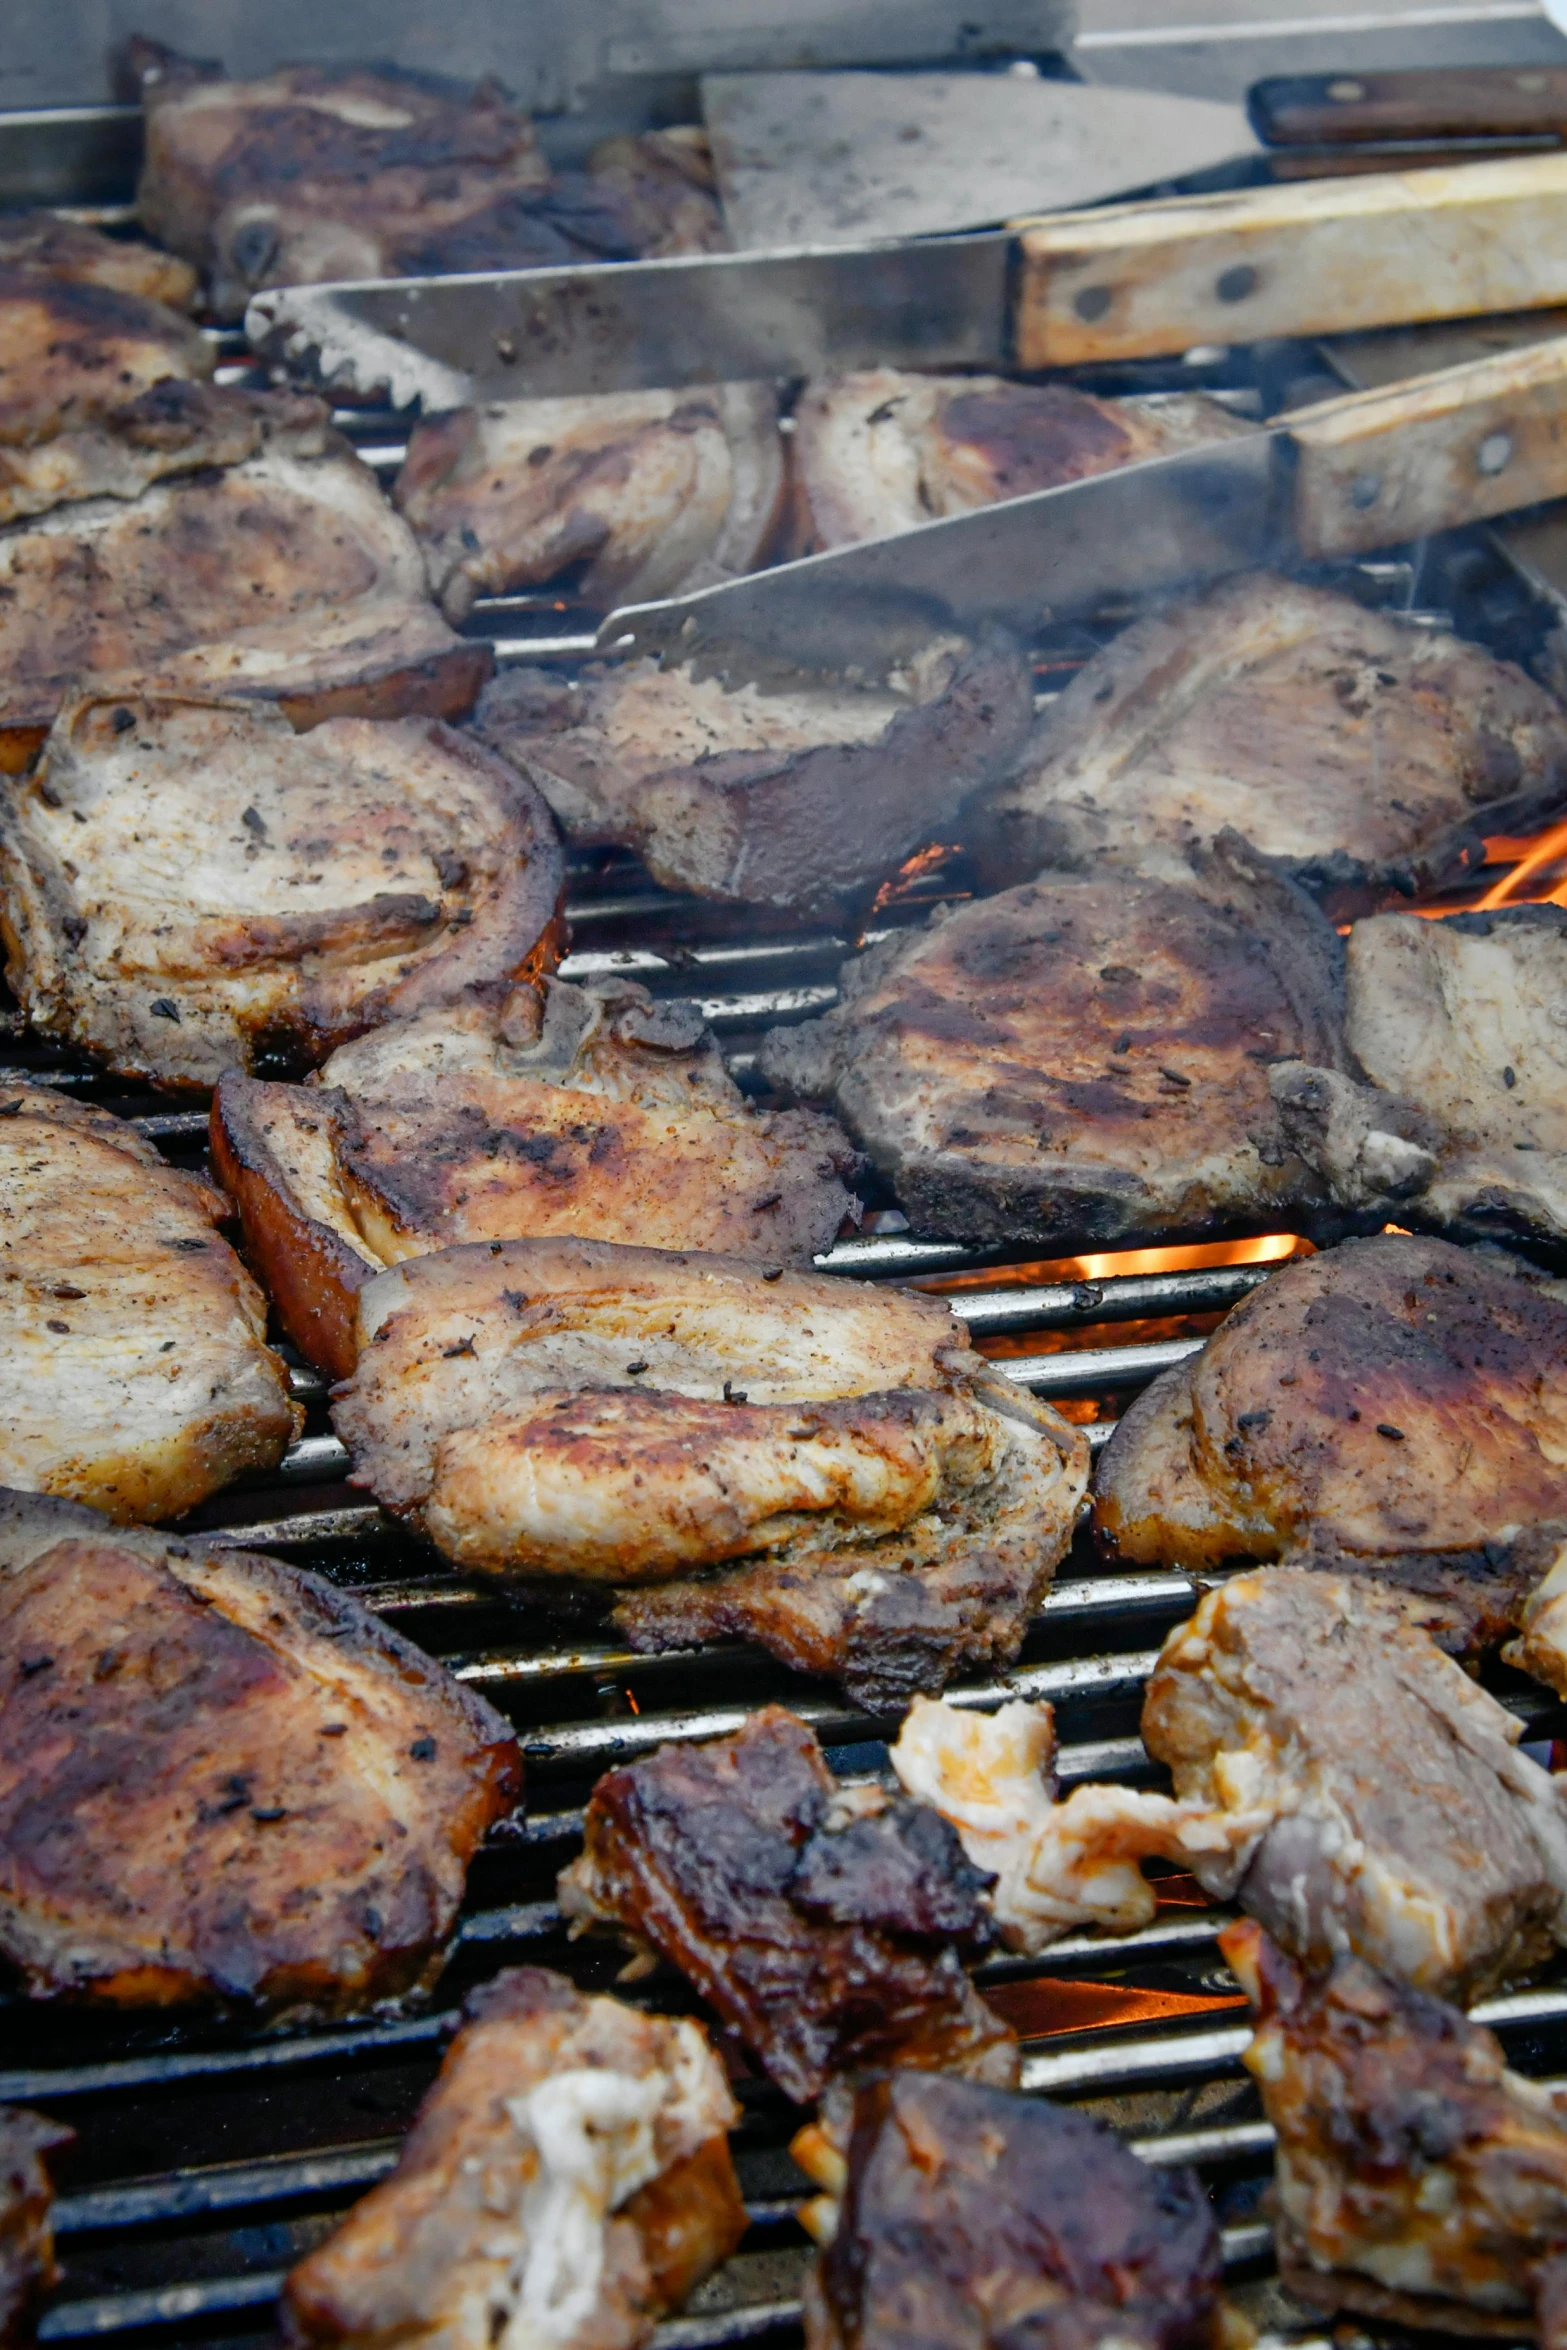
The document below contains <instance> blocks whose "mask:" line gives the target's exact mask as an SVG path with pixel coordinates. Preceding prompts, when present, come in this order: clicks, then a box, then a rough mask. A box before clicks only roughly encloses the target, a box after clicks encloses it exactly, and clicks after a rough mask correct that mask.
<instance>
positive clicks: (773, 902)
mask: <svg viewBox="0 0 1567 2350" xmlns="http://www.w3.org/2000/svg"><path fill="white" fill-rule="evenodd" d="M1032 707H1033V703H1032V694H1031V689H1030V681H1029V672H1028V667H1027V664H1026V663H1025V661H1024V660H1023V657H1022V655H1021V653H1020V652H1019V651H1018V649H1017V647H1016V646H1015V645H1013V644H1011V643H1010V642H1009V641H1008V640H1006V639H1003V638H1001V637H999V636H995V637H989V638H987V639H985V640H984V641H983V642H982V643H980V644H978V645H975V646H968V647H965V646H964V645H962V644H960V643H959V642H957V641H956V640H953V639H946V640H942V641H939V642H933V643H932V644H931V645H930V646H929V647H928V648H927V649H926V651H925V652H924V653H923V654H922V655H921V656H920V658H919V659H918V660H917V661H915V662H912V663H911V664H910V665H909V668H908V669H907V671H903V672H899V673H898V674H897V675H896V676H894V677H892V678H890V679H889V680H888V681H886V683H884V684H882V685H878V686H872V685H867V684H864V683H859V682H852V681H845V680H842V679H837V680H835V679H832V678H828V677H825V676H817V675H810V676H807V675H805V674H804V673H802V674H800V675H798V676H794V677H786V676H773V675H764V674H762V673H760V672H758V673H757V674H755V675H747V674H745V673H744V669H743V664H742V661H741V657H740V656H738V655H737V657H736V660H735V662H733V663H731V664H730V666H729V668H728V670H727V671H726V674H725V675H724V676H723V677H719V676H716V675H712V674H698V672H697V671H695V670H693V669H690V668H679V667H660V666H659V664H658V663H657V662H655V661H634V662H621V663H617V664H616V665H615V666H613V667H605V668H596V667H590V668H588V669H586V670H585V671H584V672H583V673H582V674H581V675H580V676H579V677H576V678H573V679H571V680H569V681H568V680H566V679H562V678H559V677H555V676H552V675H550V674H548V673H547V672H545V671H543V670H537V669H513V670H509V671H508V672H507V673H506V674H505V675H504V676H502V677H499V678H497V679H496V681H495V683H494V684H493V685H492V686H491V687H490V688H488V689H487V691H486V692H485V694H484V697H483V699H482V701H481V702H480V705H479V712H478V718H477V724H478V726H479V729H480V732H481V733H482V734H483V735H484V736H485V738H486V739H487V740H488V741H489V742H491V743H493V744H494V746H495V748H496V749H497V750H498V751H500V752H502V753H503V754H504V755H505V757H507V758H508V759H511V760H512V761H514V763H515V764H516V765H517V766H519V767H520V768H521V769H522V770H523V773H524V774H525V775H527V776H528V777H530V779H531V780H532V781H533V782H534V783H536V784H537V786H538V788H539V790H540V791H541V792H542V793H543V794H544V797H545V798H546V799H547V800H548V802H549V804H550V806H551V807H552V808H553V809H554V811H555V814H556V816H557V817H558V818H559V819H560V823H561V825H562V828H563V829H564V831H565V833H566V835H567V837H568V838H569V839H570V840H572V841H575V842H578V843H581V844H583V845H584V846H592V845H594V844H598V843H604V842H610V841H619V842H622V843H624V844H625V845H626V846H627V847H630V848H634V849H636V850H637V851H638V853H639V854H640V855H641V856H642V857H643V858H644V859H645V860H646V862H647V866H648V870H649V871H650V872H651V873H652V875H653V877H654V879H655V880H656V881H661V882H663V883H664V884H665V886H666V887H668V888H670V889H685V890H692V891H694V892H695V893H696V894H697V896H699V897H709V898H725V899H730V900H737V901H741V902H743V903H746V904H751V905H765V906H780V907H790V908H795V909H798V910H802V911H817V912H831V911H833V910H834V909H835V908H841V907H842V906H843V904H844V903H845V902H846V901H853V900H855V899H857V898H859V897H862V896H863V895H864V894H865V892H866V891H867V890H868V889H870V888H872V887H874V885H875V884H876V883H877V882H879V881H881V880H882V879H884V878H885V877H886V876H887V875H888V874H890V873H892V872H893V871H894V870H895V869H896V867H897V866H898V865H899V864H900V863H901V862H902V860H903V859H904V858H905V857H906V856H908V855H909V854H910V852H911V851H912V850H914V849H917V848H921V847H924V846H925V845H926V844H927V843H928V842H930V841H932V840H934V839H936V838H938V837H939V836H940V834H941V832H942V831H943V829H944V828H946V827H949V826H950V825H951V824H952V822H953V819H954V817H955V815H956V813H957V810H958V807H959V805H960V803H961V802H962V801H963V800H964V799H965V798H966V796H967V795H968V794H969V793H970V792H971V791H973V790H974V789H975V788H976V786H978V785H979V784H981V783H983V782H985V781H986V780H987V779H988V778H989V777H991V776H993V775H997V774H1000V773H1001V772H1002V771H1003V770H1004V768H1005V766H1006V764H1007V762H1008V761H1009V760H1011V759H1012V758H1013V757H1014V756H1015V755H1016V753H1017V751H1018V749H1019V748H1020V746H1021V744H1022V742H1023V739H1024V737H1025V735H1026V733H1027V730H1028V723H1029V713H1030V711H1031V709H1032Z"/></svg>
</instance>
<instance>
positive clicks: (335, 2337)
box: [283, 1967, 746, 2350]
mask: <svg viewBox="0 0 1567 2350" xmlns="http://www.w3.org/2000/svg"><path fill="white" fill-rule="evenodd" d="M739 2118H740V2116H739V2111H738V2108H737V2107H736V2105H735V2102H734V2099H733V2098H732V2097H731V2095H730V2093H729V2088H728V2084H727V2082H726V2081H725V2078H724V2071H723V2067H722V2065H721V2064H720V2063H719V2061H718V2058H717V2057H716V2055H715V2054H714V2052H713V2050H712V2048H711V2046H710V2045H709V2042H708V2038H707V2034H706V2033H705V2032H704V2030H703V2028H702V2026H701V2025H700V2024H698V2023H693V2022H692V2021H690V2019H689V2018H686V2017H681V2018H680V2019H679V2020H678V2021H668V2020H666V2019H665V2018H664V2017H662V2016H650V2015H643V2014H641V2013H639V2012H638V2011H637V2009H635V2008H632V2007H625V2006H622V2005H621V2004H620V2002H619V2001H618V2000H614V1999H603V1998H597V1999H589V1998H584V1997H583V1995H582V1994H581V1992H579V1991H576V1990H574V1989H573V1988H572V1986H571V1984H570V1983H568V1982H567V1981H566V1979H565V1978H564V1976H562V1975H555V1974H550V1973H548V1972H547V1971H546V1970H545V1969H544V1968H543V1967H509V1968H507V1969H506V1970H505V1971H504V1972H503V1973H501V1974H499V1975H497V1976H496V1977H495V1979H494V1981H493V1982H490V1983H486V1984H485V1985H484V1986H483V1987H482V1988H481V1989H479V1990H477V1991H473V1992H470V1994H469V1996H468V1999H467V2001H466V2003H465V2005H464V2008H463V2020H462V2027H461V2029H460V2030H459V2032H458V2034H457V2037H456V2038H455V2040H454V2041H453V2042H452V2044H451V2047H450V2048H449V2049H448V2050H447V2053H446V2057H445V2060H444V2061H443V2063H442V2066H441V2070H440V2074H439V2076H438V2078H437V2080H436V2082H435V2086H434V2087H433V2088H432V2089H431V2091H430V2093H429V2095H428V2096H427V2097H426V2098H425V2100H424V2103H423V2104H422V2105H421V2106H420V2108H419V2112H418V2114H417V2116H416V2117H415V2120H414V2125H413V2128H412V2130H411V2131H410V2133H409V2135H408V2137H407V2139H406V2140H405V2142H404V2145H403V2148H402V2152H401V2154H400V2156H399V2158H398V2163H397V2167H396V2169H395V2170H394V2171H393V2172H392V2174H391V2176H390V2178H387V2179H384V2180H383V2181H382V2182H381V2184H380V2185H379V2186H378V2187H375V2188H374V2189H372V2191H371V2192H370V2194H368V2195H367V2196H366V2197H365V2199H364V2201H363V2202H362V2203H359V2204H357V2205H356V2206H355V2208H354V2209H353V2211H351V2212H350V2213H349V2215H348V2217H347V2219H346V2220H345V2221H344V2222H343V2223H342V2225H341V2226H340V2227H339V2228H338V2229H337V2230H336V2231H335V2232H334V2233H333V2234H332V2235H331V2236H329V2237H328V2238H327V2240H326V2242H325V2243H324V2244H320V2245H318V2246H317V2247H316V2249H315V2250H314V2251H313V2252H311V2253H309V2254H308V2255H307V2256H306V2258H305V2259H304V2260H303V2261H301V2263H300V2264H299V2266H298V2267H297V2268H296V2269H294V2271H293V2272H292V2274H291V2275H290V2277H289V2279H288V2282H287V2284H286V2286H285V2287H284V2293H283V2317H284V2338H285V2340H286V2341H288V2342H290V2343H293V2344H304V2343H320V2344H335V2343H345V2344H346V2343H362V2344H365V2345H369V2344H371V2343H386V2342H391V2341H395V2342H398V2343H400V2344H406V2345H408V2346H409V2350H414V2346H415V2345H420V2344H427V2345H430V2346H431V2350H433V2346H434V2345H436V2344H439V2345H441V2350H643V2345H644V2344H646V2343H648V2342H650V2341H651V2340H652V2337H653V2327H654V2322H655V2320H656V2319H658V2318H660V2317H662V2316H663V2315H665V2314H666V2312H668V2311H670V2310H672V2309H678V2308H679V2306H680V2304H681V2303H682V2302H683V2301H684V2300H685V2298H686V2296H687V2295H688V2294H689V2293H691V2292H692V2291H694V2290H695V2288H696V2286H698V2285H699V2284H700V2283H701V2282H702V2279H703V2278H704V2277H705V2276H707V2275H708V2274H709V2272H710V2271H711V2270H713V2269H714V2268H716V2267H717V2266H718V2264H719V2262H720V2261H722V2260H725V2259H727V2257H728V2255H729V2254H730V2253H731V2252H732V2251H733V2250H734V2248H735V2246H736V2244H737V2243H738V2242H739V2240H740V2238H741V2236H742V2235H743V2234H744V2232H745V2226H746V2212H745V2205H744V2204H743V2203H742V2202H741V2200H740V2190H739V2187H738V2185H737V2183H736V2180H735V2174H734V2165H733V2163H732V2161H731V2159H730V2154H729V2137H728V2133H729V2131H730V2130H731V2129H732V2128H733V2127H734V2125H735V2123H736V2122H737V2121H738V2120H739Z"/></svg>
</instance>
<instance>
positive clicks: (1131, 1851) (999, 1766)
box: [892, 1697, 1253, 1956]
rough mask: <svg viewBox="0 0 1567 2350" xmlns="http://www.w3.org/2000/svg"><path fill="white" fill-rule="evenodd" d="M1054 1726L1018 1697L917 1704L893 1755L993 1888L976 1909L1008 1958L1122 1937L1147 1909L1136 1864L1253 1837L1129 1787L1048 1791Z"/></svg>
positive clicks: (1147, 1893)
mask: <svg viewBox="0 0 1567 2350" xmlns="http://www.w3.org/2000/svg"><path fill="white" fill-rule="evenodd" d="M1055 1750H1056V1734H1055V1717H1054V1714H1053V1712H1052V1710H1051V1708H1050V1707H1049V1706H1048V1705H1030V1704H1028V1703H1027V1702H1026V1701H1025V1700H1023V1699H1021V1698H1019V1699H1016V1700H1015V1701H1014V1702H1013V1703H1012V1704H1011V1705H1003V1706H1001V1707H1000V1708H998V1710H997V1711H996V1712H995V1713H994V1714H981V1713H975V1712H973V1711H971V1710H970V1709H969V1708H967V1707H963V1708H959V1707H958V1706H955V1705H951V1704H949V1703H948V1702H947V1701H946V1699H944V1698H942V1699H937V1698H930V1697H916V1699H915V1700H914V1703H913V1705H912V1706H911V1707H910V1709H909V1712H908V1714H907V1716H906V1718H905V1720H904V1724H903V1728H902V1730H901V1731H900V1732H899V1734H898V1741H897V1744H896V1745H895V1746H894V1747H893V1748H892V1767H893V1769H894V1770H895V1771H896V1772H897V1774H898V1783H899V1785H900V1786H901V1787H902V1788H903V1790H904V1792H905V1794H907V1795H911V1796H913V1797H914V1799H915V1800H916V1802H919V1803H923V1804H928V1805H929V1806H930V1807H931V1809H932V1810H933V1811H937V1812H939V1813H940V1814H941V1816H942V1818H943V1819H944V1820H947V1821H949V1822H950V1823H951V1825H952V1826H953V1827H954V1828H955V1829H956V1830H957V1832H958V1839H959V1841H960V1843H961V1844H962V1846H963V1849H964V1851H965V1852H966V1853H967V1854H968V1857H969V1859H970V1860H971V1861H972V1862H973V1863H974V1866H975V1867H976V1868H978V1869H983V1870H985V1871H986V1872H987V1873H988V1874H989V1875H990V1876H991V1877H992V1878H994V1880H995V1882H994V1885H993V1887H992V1890H991V1891H990V1892H989V1893H988V1894H987V1895H986V1897H985V1898H986V1903H987V1906H988V1908H989V1910H990V1913H991V1916H992V1917H993V1918H994V1920H995V1923H996V1930H997V1933H998V1935H999V1938H1000V1940H1001V1941H1002V1942H1003V1943H1004V1944H1005V1945H1006V1947H1007V1949H1008V1950H1021V1951H1026V1952H1027V1953H1029V1954H1030V1955H1031V1956H1034V1955H1037V1954H1038V1953H1039V1952H1040V1951H1042V1950H1045V1949H1048V1947H1049V1946H1050V1944H1051V1943H1052V1942H1058V1941H1059V1940H1060V1939H1061V1936H1062V1935H1063V1934H1070V1933H1071V1932H1072V1931H1073V1930H1074V1928H1076V1927H1079V1926H1103V1927H1105V1928H1107V1929H1108V1930H1109V1931H1110V1932H1112V1933H1118V1934H1129V1933H1132V1932H1134V1931H1135V1930H1136V1929H1137V1928H1138V1927H1140V1926H1146V1925H1150V1924H1151V1923H1152V1921H1153V1916H1154V1911H1155V1909H1156V1907H1157V1900H1156V1896H1155V1893H1154V1888H1153V1886H1152V1885H1151V1884H1150V1883H1149V1881H1148V1879H1147V1878H1146V1877H1145V1876H1144V1875H1143V1873H1142V1870H1141V1868H1140V1867H1139V1865H1138V1864H1139V1863H1140V1862H1141V1861H1144V1860H1149V1859H1154V1858H1159V1859H1162V1860H1173V1861H1178V1862H1179V1863H1180V1864H1181V1866H1182V1867H1189V1866H1190V1865H1191V1863H1192V1861H1193V1859H1194V1857H1195V1856H1196V1855H1197V1854H1199V1853H1200V1854H1203V1855H1205V1856H1207V1857H1208V1858H1210V1859H1213V1858H1219V1859H1222V1858H1224V1857H1225V1856H1226V1855H1228V1853H1229V1852H1230V1851H1232V1850H1233V1849H1234V1848H1235V1847H1236V1846H1237V1845H1238V1844H1239V1843H1241V1842H1242V1841H1244V1840H1245V1838H1246V1837H1247V1836H1248V1835H1250V1834H1252V1832H1253V1831H1252V1830H1251V1829H1250V1828H1249V1827H1248V1825H1247V1824H1246V1823H1245V1822H1243V1821H1241V1820H1238V1819H1236V1818H1234V1817H1232V1816H1231V1815H1229V1814H1226V1813H1224V1812H1216V1811H1215V1810H1214V1808H1213V1806H1212V1805H1211V1804H1209V1803H1205V1802H1195V1803H1172V1801H1171V1800H1170V1798H1169V1796H1168V1795H1152V1794H1149V1793H1147V1792H1146V1791H1145V1790H1144V1789H1141V1788H1136V1787H1117V1786H1111V1785H1103V1786H1101V1785H1088V1786H1082V1787H1074V1788H1073V1790H1072V1792H1071V1794H1070V1795H1069V1796H1068V1797H1067V1798H1066V1800H1065V1801H1064V1802H1063V1801H1061V1800H1060V1797H1059V1795H1058V1792H1057V1788H1056V1782H1055V1777H1054V1773H1053V1771H1052V1767H1051V1766H1052V1764H1053V1762H1054V1760H1055Z"/></svg>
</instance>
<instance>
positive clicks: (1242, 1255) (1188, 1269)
mask: <svg viewBox="0 0 1567 2350" xmlns="http://www.w3.org/2000/svg"><path fill="white" fill-rule="evenodd" d="M1312 1253H1313V1252H1312V1246H1311V1243H1310V1241H1309V1240H1302V1239H1301V1238H1300V1236H1299V1234H1298V1233H1294V1232H1263V1233H1259V1234H1258V1235H1257V1236H1256V1237H1255V1238H1254V1239H1251V1240H1207V1241H1201V1242H1197V1243H1194V1244H1193V1245H1192V1246H1190V1247H1187V1248H1126V1249H1117V1250H1109V1249H1107V1250H1104V1251H1103V1252H1096V1253H1095V1254H1094V1255H1092V1256H1083V1257H1049V1258H1045V1259H1042V1260H1041V1261H1040V1262H1039V1263H1037V1264H1031V1265H994V1266H991V1267H989V1268H987V1270H986V1271H984V1272H982V1273H932V1274H927V1275H925V1276H924V1277H923V1278H921V1279H920V1281H919V1283H918V1286H919V1287H920V1288H921V1289H931V1290H937V1291H940V1292H942V1293H946V1292H947V1291H949V1290H959V1289H998V1288H1000V1287H1002V1286H1003V1284H1006V1283H1017V1284H1023V1285H1027V1286H1029V1287H1032V1286H1033V1284H1034V1283H1036V1282H1044V1281H1113V1280H1115V1279H1116V1278H1117V1276H1118V1275H1120V1274H1123V1273H1192V1272H1198V1271H1206V1270H1207V1269H1208V1267H1210V1266H1213V1265H1276V1264H1282V1262H1283V1261H1284V1259H1285V1258H1286V1257H1294V1256H1307V1257H1309V1256H1310V1255H1311V1254H1312Z"/></svg>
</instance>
